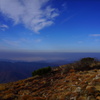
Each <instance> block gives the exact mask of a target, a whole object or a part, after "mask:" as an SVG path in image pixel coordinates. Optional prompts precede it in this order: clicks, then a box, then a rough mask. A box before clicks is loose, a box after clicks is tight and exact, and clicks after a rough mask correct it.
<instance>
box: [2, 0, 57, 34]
mask: <svg viewBox="0 0 100 100" xmlns="http://www.w3.org/2000/svg"><path fill="white" fill-rule="evenodd" d="M48 1H49V0H0V12H2V13H3V14H4V15H5V16H6V17H8V18H11V19H12V20H13V21H14V24H15V25H16V24H19V23H22V24H24V25H25V27H27V28H29V29H31V30H33V31H34V32H37V33H38V32H39V30H41V29H43V28H44V27H47V26H50V25H52V24H53V23H54V18H55V17H57V16H58V15H59V12H58V10H57V9H56V8H53V7H51V5H47V3H48Z"/></svg>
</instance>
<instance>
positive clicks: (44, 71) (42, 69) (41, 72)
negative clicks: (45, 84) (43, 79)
mask: <svg viewBox="0 0 100 100" xmlns="http://www.w3.org/2000/svg"><path fill="white" fill-rule="evenodd" d="M50 71H51V67H50V66H49V67H45V68H41V69H38V70H35V71H34V72H32V76H35V75H44V74H46V73H48V72H50Z"/></svg>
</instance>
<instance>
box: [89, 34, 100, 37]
mask: <svg viewBox="0 0 100 100" xmlns="http://www.w3.org/2000/svg"><path fill="white" fill-rule="evenodd" d="M90 36H94V37H98V36H100V34H90Z"/></svg>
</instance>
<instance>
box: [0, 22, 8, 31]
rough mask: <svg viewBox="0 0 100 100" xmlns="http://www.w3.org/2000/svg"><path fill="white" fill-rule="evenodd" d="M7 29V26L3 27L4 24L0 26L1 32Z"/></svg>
mask: <svg viewBox="0 0 100 100" xmlns="http://www.w3.org/2000/svg"><path fill="white" fill-rule="evenodd" d="M8 28H9V27H8V26H7V25H5V24H2V25H0V29H1V30H2V31H5V30H6V29H8Z"/></svg>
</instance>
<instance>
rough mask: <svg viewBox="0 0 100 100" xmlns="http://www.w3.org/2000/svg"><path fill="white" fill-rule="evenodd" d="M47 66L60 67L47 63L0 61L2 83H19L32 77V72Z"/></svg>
mask: <svg viewBox="0 0 100 100" xmlns="http://www.w3.org/2000/svg"><path fill="white" fill-rule="evenodd" d="M47 66H52V67H54V66H58V65H57V64H55V63H47V62H9V61H0V76H1V77H0V83H7V82H13V81H18V80H21V79H25V78H28V77H31V76H32V74H31V73H32V71H34V70H37V69H39V68H42V67H47Z"/></svg>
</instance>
